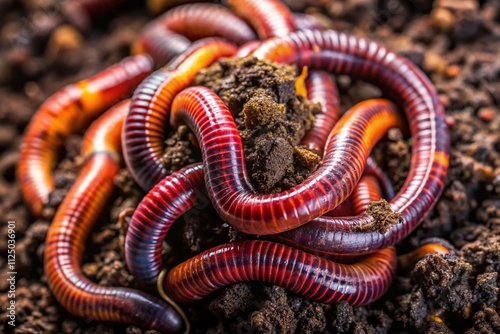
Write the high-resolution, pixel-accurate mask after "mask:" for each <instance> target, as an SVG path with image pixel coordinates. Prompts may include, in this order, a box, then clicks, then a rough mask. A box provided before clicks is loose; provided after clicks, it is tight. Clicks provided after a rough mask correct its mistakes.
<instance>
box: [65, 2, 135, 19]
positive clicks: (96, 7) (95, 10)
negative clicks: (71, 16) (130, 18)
mask: <svg viewBox="0 0 500 334" xmlns="http://www.w3.org/2000/svg"><path fill="white" fill-rule="evenodd" d="M125 2H126V0H72V1H66V2H65V3H64V5H65V6H66V5H68V6H71V9H73V10H74V9H77V10H79V11H84V12H85V13H86V14H87V15H89V16H91V17H93V16H97V15H102V14H105V13H109V12H110V11H112V10H113V9H115V8H117V7H118V6H120V5H122V4H124V3H125Z"/></svg>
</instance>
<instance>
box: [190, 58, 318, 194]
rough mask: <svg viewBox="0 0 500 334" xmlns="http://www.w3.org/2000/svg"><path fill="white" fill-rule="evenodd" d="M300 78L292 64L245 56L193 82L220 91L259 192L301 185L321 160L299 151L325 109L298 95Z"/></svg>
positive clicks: (210, 69) (204, 72) (221, 64)
mask: <svg viewBox="0 0 500 334" xmlns="http://www.w3.org/2000/svg"><path fill="white" fill-rule="evenodd" d="M297 74H298V73H297V70H296V69H295V68H294V67H292V66H288V65H280V64H276V63H272V62H268V61H262V60H258V59H256V58H254V57H247V58H243V59H235V60H232V59H226V60H222V61H219V62H217V63H215V64H214V65H212V66H210V67H208V68H207V69H206V70H202V71H201V72H200V73H199V74H198V76H197V77H196V79H195V84H198V85H204V86H206V87H208V88H210V89H212V90H213V91H214V92H215V93H217V95H219V96H220V97H221V99H222V100H223V101H224V102H225V103H226V104H227V106H228V108H229V109H230V111H231V113H232V114H233V116H234V118H235V122H236V125H237V126H238V130H239V132H240V134H241V138H242V141H243V148H244V153H245V162H246V165H247V170H248V172H249V174H250V178H251V181H252V184H253V186H254V188H255V190H256V191H257V192H260V193H273V192H280V191H283V190H285V189H289V188H291V187H293V186H295V185H297V184H299V183H301V182H302V181H303V180H305V179H306V178H307V177H308V176H309V175H310V173H311V171H312V170H314V169H315V168H316V166H317V165H318V163H319V161H320V157H319V156H317V155H316V154H314V153H313V152H310V151H308V150H305V149H302V148H300V147H299V144H300V140H301V139H302V137H303V136H304V134H305V133H306V131H307V130H309V129H310V128H311V126H312V124H313V122H314V115H315V114H317V113H319V112H321V109H320V106H319V105H317V104H313V103H311V102H309V101H308V100H306V99H304V98H303V97H302V96H300V95H297V93H296V92H295V79H296V77H297Z"/></svg>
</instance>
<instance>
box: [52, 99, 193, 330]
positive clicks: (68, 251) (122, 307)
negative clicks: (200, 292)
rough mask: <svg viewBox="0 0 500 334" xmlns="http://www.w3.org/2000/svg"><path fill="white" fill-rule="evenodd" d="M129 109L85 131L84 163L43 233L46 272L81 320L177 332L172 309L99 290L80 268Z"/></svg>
mask: <svg viewBox="0 0 500 334" xmlns="http://www.w3.org/2000/svg"><path fill="white" fill-rule="evenodd" d="M129 105H130V101H129V100H125V101H123V102H121V103H119V104H117V105H116V106H115V107H113V108H112V109H110V111H109V112H108V113H106V114H104V115H103V116H102V117H101V118H99V119H98V120H97V121H96V122H95V123H94V124H93V125H92V126H91V128H90V129H89V131H88V132H87V134H86V136H85V139H84V141H83V147H82V155H83V157H85V159H86V162H85V165H84V166H83V169H82V171H81V173H80V175H79V176H78V179H77V180H76V182H75V184H74V185H73V186H72V187H71V189H70V191H69V192H68V194H67V195H66V197H65V199H64V201H63V203H62V204H61V206H60V207H59V210H58V211H57V214H56V216H55V218H54V221H53V222H52V225H51V227H50V229H49V232H48V234H47V240H46V249H45V272H46V273H47V277H48V283H49V286H50V287H51V291H52V293H53V294H54V296H55V297H56V299H57V300H58V301H59V303H61V305H63V306H64V308H65V309H67V310H68V311H70V312H71V313H73V314H75V315H77V316H79V317H83V318H85V319H93V320H100V321H113V322H120V323H128V324H135V325H139V326H147V327H148V328H153V329H157V330H159V331H162V332H166V333H173V332H178V331H180V330H182V329H183V328H185V327H184V326H185V325H184V322H183V320H182V316H181V315H179V314H178V313H177V310H176V309H175V307H172V306H169V305H168V304H166V303H165V302H163V301H161V300H160V299H158V298H155V297H152V296H149V295H147V294H145V293H143V292H141V291H136V290H132V289H128V288H117V287H102V286H99V285H97V284H95V283H94V282H92V281H90V280H89V279H88V278H87V277H85V276H84V274H83V273H82V270H81V268H80V266H81V262H82V257H83V253H84V247H85V240H86V238H87V237H88V234H89V232H90V230H91V228H92V226H93V225H94V223H95V222H96V220H97V219H98V218H99V215H100V213H101V211H102V209H103V208H104V206H105V205H106V200H107V199H108V198H109V196H110V195H111V192H112V190H113V179H114V177H115V175H116V174H117V173H118V171H119V168H120V160H121V159H120V157H121V141H120V135H121V131H122V127H123V122H124V119H125V116H126V114H127V112H128V108H129Z"/></svg>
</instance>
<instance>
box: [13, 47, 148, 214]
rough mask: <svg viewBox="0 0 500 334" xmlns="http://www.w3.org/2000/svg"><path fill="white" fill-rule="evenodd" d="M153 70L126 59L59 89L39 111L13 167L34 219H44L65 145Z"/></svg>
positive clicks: (144, 63) (142, 60)
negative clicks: (56, 169)
mask: <svg viewBox="0 0 500 334" xmlns="http://www.w3.org/2000/svg"><path fill="white" fill-rule="evenodd" d="M152 69H153V63H152V61H151V59H150V58H149V57H148V56H144V55H141V56H135V57H130V58H126V59H124V60H123V61H122V62H120V63H119V64H116V65H114V66H111V67H110V68H108V69H106V70H104V71H102V72H101V73H99V74H97V75H95V76H93V77H91V78H89V79H85V80H82V81H80V82H78V83H76V84H72V85H69V86H66V87H64V88H62V89H61V90H59V91H58V92H57V93H55V94H54V95H52V96H51V97H50V98H49V99H48V100H47V101H45V103H44V104H43V105H42V106H41V107H40V108H39V109H38V111H37V112H36V114H35V115H34V116H33V118H32V119H31V122H30V124H29V126H28V128H27V130H26V132H25V135H24V140H23V144H22V146H21V155H20V158H19V164H18V167H17V178H18V180H19V184H20V187H21V191H22V193H23V196H24V198H25V200H26V202H27V204H28V206H29V207H30V209H31V210H32V211H33V213H34V214H35V215H37V216H41V215H42V214H43V213H42V209H43V206H44V205H45V204H46V203H47V200H48V196H49V193H50V192H51V191H52V190H53V189H54V181H53V179H52V175H51V169H52V166H53V165H54V163H55V161H56V156H57V152H58V150H59V148H60V147H61V146H62V144H63V142H64V140H65V139H66V138H67V137H68V136H69V135H70V134H72V133H76V132H78V131H81V130H82V129H84V128H85V127H86V126H87V125H88V124H89V123H90V122H91V121H92V120H94V119H95V118H96V117H97V116H99V115H100V114H101V113H102V112H103V111H104V110H106V108H108V107H110V106H111V105H112V104H113V103H115V102H116V101H117V100H119V99H120V98H123V96H124V95H127V94H130V93H131V91H132V90H133V89H134V88H135V87H136V86H137V85H138V84H139V83H140V82H141V81H142V80H143V79H144V78H145V77H146V76H147V75H148V74H149V73H151V71H152Z"/></svg>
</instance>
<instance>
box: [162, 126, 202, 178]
mask: <svg viewBox="0 0 500 334" xmlns="http://www.w3.org/2000/svg"><path fill="white" fill-rule="evenodd" d="M195 142H196V139H195V138H194V135H193V134H192V133H191V132H190V131H189V129H188V127H187V126H185V125H181V126H179V128H177V130H176V131H174V132H172V133H171V134H170V136H169V137H168V138H167V139H166V140H165V150H164V152H163V165H164V166H165V168H166V170H167V173H168V174H171V173H173V172H174V171H176V170H179V169H181V168H182V167H184V166H187V165H189V164H192V163H194V162H197V161H201V153H200V150H199V149H198V148H197V147H195V145H194V144H193V143H195Z"/></svg>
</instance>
